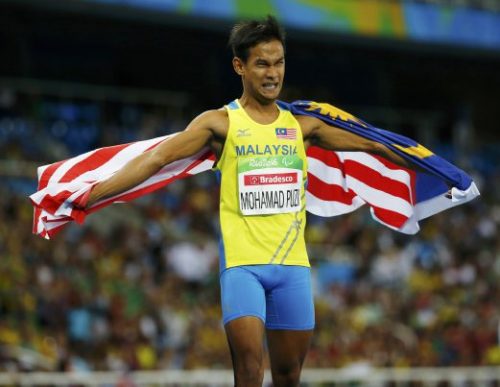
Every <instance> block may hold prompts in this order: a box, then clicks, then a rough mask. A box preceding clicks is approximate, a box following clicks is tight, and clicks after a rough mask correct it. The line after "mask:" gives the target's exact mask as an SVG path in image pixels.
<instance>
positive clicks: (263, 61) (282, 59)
mask: <svg viewBox="0 0 500 387" xmlns="http://www.w3.org/2000/svg"><path fill="white" fill-rule="evenodd" d="M284 60H285V57H284V56H282V57H280V58H278V59H277V60H276V61H275V62H274V63H278V62H281V61H284ZM255 62H261V63H269V62H270V61H269V60H267V59H264V58H257V59H255Z"/></svg>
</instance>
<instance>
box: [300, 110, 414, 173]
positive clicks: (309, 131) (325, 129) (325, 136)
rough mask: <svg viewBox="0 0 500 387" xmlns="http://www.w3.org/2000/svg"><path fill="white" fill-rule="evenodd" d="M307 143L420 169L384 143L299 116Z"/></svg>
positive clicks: (308, 117)
mask: <svg viewBox="0 0 500 387" xmlns="http://www.w3.org/2000/svg"><path fill="white" fill-rule="evenodd" d="M296 118H297V121H299V123H300V126H301V128H302V133H303V136H304V140H305V141H306V144H310V145H316V146H319V147H321V148H324V149H327V150H333V151H353V152H356V151H358V152H367V153H373V154H376V155H380V156H383V157H385V158H386V159H388V160H390V161H392V162H393V163H395V164H397V165H399V166H402V167H406V168H411V169H418V167H417V166H416V165H414V164H411V163H409V162H408V161H407V160H405V159H404V158H402V157H401V156H399V155H398V154H397V153H395V152H393V151H392V150H390V149H389V148H388V147H386V146H385V145H384V144H380V143H378V142H376V141H372V140H369V139H367V138H364V137H361V136H358V135H357V134H354V133H351V132H349V131H347V130H343V129H340V128H336V127H335V126H330V125H328V124H326V123H325V122H323V121H321V120H320V119H318V118H315V117H310V116H297V117H296Z"/></svg>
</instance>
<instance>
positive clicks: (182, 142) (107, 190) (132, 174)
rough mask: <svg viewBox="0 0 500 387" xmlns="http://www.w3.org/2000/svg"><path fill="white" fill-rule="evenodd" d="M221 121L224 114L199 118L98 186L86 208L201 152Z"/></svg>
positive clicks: (212, 113) (209, 112) (202, 115)
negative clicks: (166, 166) (214, 122)
mask: <svg viewBox="0 0 500 387" xmlns="http://www.w3.org/2000/svg"><path fill="white" fill-rule="evenodd" d="M217 118H219V119H220V112H218V111H208V112H205V113H203V114H201V115H199V116H198V117H196V118H195V119H194V120H193V121H192V122H191V123H190V124H189V125H188V127H187V128H186V130H184V131H182V132H180V133H178V134H177V135H176V136H174V137H172V138H170V139H168V140H167V141H163V142H162V143H160V144H159V145H158V146H156V147H155V148H153V149H151V150H149V151H147V152H145V153H142V154H141V155H139V156H137V157H136V158H134V159H133V160H131V161H129V162H128V163H127V164H126V165H125V166H124V167H123V168H122V169H120V170H119V171H118V172H116V173H115V174H114V175H113V176H111V177H110V178H109V179H107V180H105V181H102V182H100V183H98V184H96V185H95V186H94V188H93V190H92V192H91V193H90V195H89V200H88V202H87V204H86V207H87V208H88V207H90V206H91V205H92V204H94V203H95V202H97V201H99V200H101V199H104V198H107V197H111V196H114V195H117V194H120V193H122V192H125V191H127V190H128V189H130V188H132V187H135V186H137V185H138V184H140V183H142V182H143V181H145V180H147V179H148V178H149V177H151V176H153V175H154V174H155V173H156V172H158V171H159V170H160V169H161V168H163V167H164V166H165V165H167V164H169V163H172V162H174V161H177V160H180V159H183V158H186V157H189V156H192V155H194V154H196V153H197V152H199V151H200V150H201V149H203V148H204V147H205V146H207V145H209V143H210V141H211V140H212V139H213V138H214V130H213V125H212V123H213V121H214V119H217ZM219 125H220V124H219Z"/></svg>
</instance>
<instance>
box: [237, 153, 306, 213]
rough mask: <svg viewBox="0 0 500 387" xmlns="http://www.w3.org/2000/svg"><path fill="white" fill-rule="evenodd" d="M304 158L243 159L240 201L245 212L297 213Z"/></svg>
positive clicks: (240, 166)
mask: <svg viewBox="0 0 500 387" xmlns="http://www.w3.org/2000/svg"><path fill="white" fill-rule="evenodd" d="M302 165H303V161H302V160H301V159H300V158H299V157H297V156H295V155H294V156H274V157H252V158H240V159H239V160H238V200H239V203H240V211H241V213H242V214H243V215H267V214H283V213H287V212H297V211H299V210H300V208H301V188H302Z"/></svg>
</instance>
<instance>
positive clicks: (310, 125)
mask: <svg viewBox="0 0 500 387" xmlns="http://www.w3.org/2000/svg"><path fill="white" fill-rule="evenodd" d="M294 117H295V119H296V120H297V122H298V123H299V125H300V129H301V130H302V136H303V137H304V138H305V139H307V138H309V137H311V136H312V135H313V133H314V132H315V131H316V130H317V129H318V128H319V127H320V126H321V124H322V121H321V120H319V119H318V118H316V117H311V116H304V115H294Z"/></svg>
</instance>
